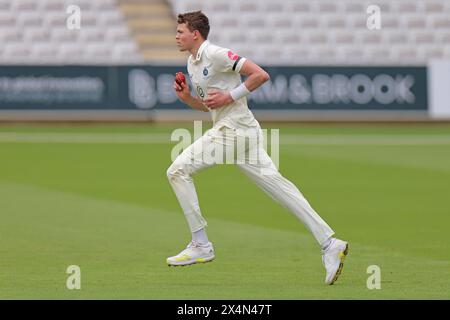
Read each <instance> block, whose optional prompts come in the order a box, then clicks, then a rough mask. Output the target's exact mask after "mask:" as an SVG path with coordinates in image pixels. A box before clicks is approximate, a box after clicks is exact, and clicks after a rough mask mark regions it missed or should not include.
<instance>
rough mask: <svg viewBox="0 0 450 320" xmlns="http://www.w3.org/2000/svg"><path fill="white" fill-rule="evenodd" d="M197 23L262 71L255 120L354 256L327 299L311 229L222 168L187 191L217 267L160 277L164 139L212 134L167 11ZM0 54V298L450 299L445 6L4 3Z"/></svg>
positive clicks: (179, 233)
mask: <svg viewBox="0 0 450 320" xmlns="http://www.w3.org/2000/svg"><path fill="white" fill-rule="evenodd" d="M72 5H76V6H78V7H79V8H80V10H81V11H80V13H81V25H80V26H81V27H80V28H79V29H77V28H75V29H70V28H69V27H68V25H73V21H74V20H73V15H74V14H76V12H77V9H76V8H75V9H74V7H71V6H72ZM370 5H377V6H379V8H380V9H381V11H380V13H381V29H379V30H369V28H368V27H367V20H368V18H369V17H370V16H371V14H372V13H368V12H367V8H368V7H369V6H370ZM198 9H201V10H203V11H204V12H205V13H206V14H207V15H208V16H209V18H210V23H211V27H212V29H211V33H210V40H211V41H212V42H215V43H217V44H218V45H221V46H224V47H229V48H231V49H233V50H234V51H236V52H237V53H238V54H240V55H242V56H245V57H248V58H250V59H252V60H254V61H255V62H257V63H259V64H261V65H262V66H263V67H264V68H266V69H267V70H268V72H269V73H270V75H271V81H270V82H269V83H266V84H265V85H264V86H263V87H262V88H260V89H258V90H257V91H255V92H254V93H252V95H251V98H250V99H249V100H250V101H249V106H250V108H251V109H252V111H253V112H254V113H255V115H256V117H257V119H258V120H260V121H261V122H262V124H263V126H264V127H267V128H273V129H280V138H281V140H280V143H281V145H280V170H281V172H282V173H283V174H284V175H286V176H287V177H288V178H290V179H291V180H292V181H293V182H294V183H296V184H297V185H298V186H299V188H300V190H301V191H302V192H303V193H304V194H305V196H306V197H307V199H309V200H310V202H311V203H312V205H313V207H315V208H316V209H317V211H318V212H319V213H320V214H321V215H322V216H323V217H324V218H325V219H326V220H327V221H328V222H329V223H330V225H332V226H333V228H334V229H336V230H337V231H338V232H339V233H338V236H340V237H342V238H345V239H347V240H349V241H350V244H351V251H350V256H349V258H348V261H347V265H346V268H345V269H344V272H343V276H342V279H340V281H339V282H338V283H337V284H336V285H335V286H334V288H332V290H329V288H326V287H324V286H322V281H323V270H322V266H321V261H320V255H319V253H320V252H319V250H318V248H317V247H316V245H315V243H314V241H313V239H312V237H311V236H310V235H309V234H308V233H307V231H306V230H305V229H304V228H303V226H302V225H301V224H300V223H298V222H297V221H296V220H295V218H294V217H293V216H291V215H289V214H288V213H287V212H286V211H285V210H284V209H283V208H281V207H279V206H278V205H277V204H276V203H273V202H272V201H271V200H270V199H268V197H267V196H266V195H265V194H263V193H262V192H261V191H260V190H258V189H257V188H256V187H255V186H254V185H252V184H251V183H250V182H249V181H248V180H246V179H245V177H244V176H242V175H241V174H240V173H239V171H238V170H237V169H235V168H233V167H229V166H222V167H221V168H218V167H217V168H211V169H209V170H208V173H206V174H204V173H200V174H199V176H198V178H196V184H197V186H198V193H199V196H200V203H201V206H202V210H203V213H204V215H205V216H206V218H207V220H208V221H209V224H210V227H209V228H210V229H209V230H210V237H211V239H212V240H213V241H215V244H216V249H217V253H218V255H217V262H215V263H214V264H208V265H205V266H195V267H194V268H189V269H187V268H184V269H182V270H179V269H177V270H172V269H170V270H168V268H167V267H166V266H165V265H164V262H165V258H166V256H167V255H171V254H174V253H176V252H178V250H179V249H181V247H182V246H184V245H185V242H186V241H187V240H188V239H189V234H188V232H187V231H188V230H187V226H186V225H185V222H184V218H183V216H182V213H181V210H180V208H179V206H178V203H177V202H176V198H175V196H174V195H173V193H172V190H171V189H170V186H169V184H168V183H167V181H166V175H165V172H166V169H167V167H168V166H169V165H170V163H171V159H170V154H171V149H172V147H173V146H174V144H175V143H176V142H172V141H171V140H170V135H171V133H172V131H173V129H175V128H180V127H185V128H187V129H189V130H192V128H193V125H192V120H194V119H201V120H209V115H208V114H206V113H200V112H195V111H192V110H188V109H187V107H186V106H184V105H182V104H181V103H180V102H179V101H177V98H176V95H175V94H174V92H173V91H172V81H173V76H174V73H175V72H176V71H183V72H186V66H185V62H186V58H187V55H186V54H183V53H180V52H178V50H177V48H176V46H175V41H174V37H175V29H176V14H177V13H179V12H185V11H191V10H198ZM0 41H1V46H0V219H1V223H0V298H3V299H5V298H6V299H9V298H154V299H165V298H175V299H204V298H207V299H216V298H218V299H220V298H232V299H265V298H269V299H270V298H272V299H277V298H287V299H297V298H320V299H322V298H324V299H332V298H338V299H347V298H349V299H361V298H368V299H376V298H387V299H391V298H400V299H407V298H437V299H448V298H450V296H449V291H448V288H449V287H450V282H449V281H450V271H449V270H450V250H449V249H450V248H449V244H450V238H449V234H448V227H449V226H450V211H449V208H450V204H449V200H448V199H449V183H448V181H449V173H450V126H449V122H448V121H449V119H450V1H448V0H427V1H420V0H391V1H387V0H379V1H375V0H374V1H360V0H342V1H331V0H318V1H310V0H284V1H269V0H258V1H242V0H215V1H206V0H204V1H200V0H183V1H182V0H179V1H176V0H167V1H164V0H117V1H116V0H95V1H93V0H70V1H69V0H68V1H65V0H39V1H35V0H0ZM112 122H114V123H112ZM115 122H124V123H120V124H116V123H115ZM203 129H206V125H204V128H203ZM212 190H215V192H213V191H212ZM241 190H245V192H242V191H241ZM231 199H232V201H231ZM169 235H170V236H169ZM261 244H264V250H261ZM237 248H238V249H237ZM72 264H75V265H79V266H80V267H81V270H82V290H67V288H66V287H65V281H66V278H67V276H68V275H67V274H65V270H66V268H67V266H69V265H72ZM369 265H379V266H380V267H381V270H382V282H381V283H382V289H381V290H368V289H367V287H366V280H367V277H368V276H369V275H368V274H367V272H366V270H367V267H368V266H369ZM186 288H189V290H186Z"/></svg>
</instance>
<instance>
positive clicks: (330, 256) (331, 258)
mask: <svg viewBox="0 0 450 320" xmlns="http://www.w3.org/2000/svg"><path fill="white" fill-rule="evenodd" d="M347 254H348V243H347V242H345V241H342V240H339V239H333V242H332V243H331V244H330V245H329V246H328V248H327V249H326V250H325V251H324V250H322V263H323V265H324V267H325V269H326V271H327V275H326V277H325V283H326V284H329V285H331V284H333V283H335V282H336V280H337V279H338V277H339V275H340V274H341V272H342V268H343V267H344V259H345V257H346V256H347Z"/></svg>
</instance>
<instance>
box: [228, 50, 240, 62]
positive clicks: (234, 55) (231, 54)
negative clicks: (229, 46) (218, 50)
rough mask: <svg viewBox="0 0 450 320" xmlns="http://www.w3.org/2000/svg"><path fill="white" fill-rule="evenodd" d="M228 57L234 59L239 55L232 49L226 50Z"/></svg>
mask: <svg viewBox="0 0 450 320" xmlns="http://www.w3.org/2000/svg"><path fill="white" fill-rule="evenodd" d="M228 58H230V59H231V60H233V61H236V60H237V59H238V58H239V56H238V55H237V54H235V53H233V51H231V50H228Z"/></svg>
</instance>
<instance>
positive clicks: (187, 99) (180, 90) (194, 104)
mask: <svg viewBox="0 0 450 320" xmlns="http://www.w3.org/2000/svg"><path fill="white" fill-rule="evenodd" d="M173 89H174V90H175V92H176V93H177V96H178V98H180V100H181V101H183V102H184V103H185V104H187V105H188V106H190V107H191V108H192V109H195V110H200V111H204V112H208V111H209V109H208V108H207V107H206V105H205V104H204V103H203V101H202V100H200V99H199V98H195V97H193V96H192V95H191V92H190V91H189V86H188V84H187V83H181V86H180V85H179V84H178V83H176V81H174V82H173Z"/></svg>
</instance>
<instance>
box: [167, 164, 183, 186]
mask: <svg viewBox="0 0 450 320" xmlns="http://www.w3.org/2000/svg"><path fill="white" fill-rule="evenodd" d="M185 171H186V170H184V168H183V166H182V165H180V164H178V163H175V162H174V163H172V165H171V166H170V167H169V168H168V169H167V179H169V181H173V180H176V179H177V178H180V177H183V176H185V175H186V172H185Z"/></svg>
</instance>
